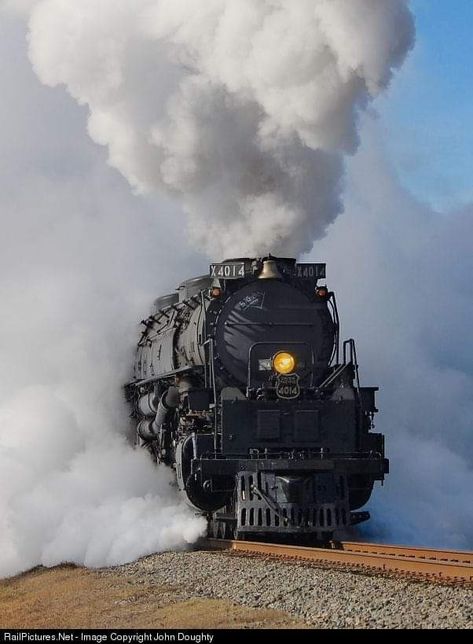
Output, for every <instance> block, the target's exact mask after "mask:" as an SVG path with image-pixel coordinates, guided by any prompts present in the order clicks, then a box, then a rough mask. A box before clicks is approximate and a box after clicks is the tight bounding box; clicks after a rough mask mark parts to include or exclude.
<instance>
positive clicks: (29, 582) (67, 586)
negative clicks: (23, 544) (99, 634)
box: [0, 566, 304, 629]
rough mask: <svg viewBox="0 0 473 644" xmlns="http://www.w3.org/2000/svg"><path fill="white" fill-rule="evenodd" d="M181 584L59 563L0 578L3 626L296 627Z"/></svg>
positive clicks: (283, 618) (283, 617)
mask: <svg viewBox="0 0 473 644" xmlns="http://www.w3.org/2000/svg"><path fill="white" fill-rule="evenodd" d="M180 595H181V592H180V590H179V588H177V587H176V588H173V587H171V586H162V585H161V586H160V585H155V584H152V583H149V582H144V583H140V584H137V583H133V582H131V581H130V579H129V578H126V577H124V576H121V575H120V574H118V573H117V574H106V575H103V574H101V573H100V572H99V571H93V570H86V569H84V568H76V567H74V566H58V567H56V568H52V569H45V568H37V569H35V570H33V571H30V572H28V573H25V574H23V575H20V576H18V577H14V578H12V579H7V580H3V581H0V628H115V629H116V628H179V629H181V628H182V629H184V628H203V629H206V628H291V627H292V628H294V627H301V626H304V624H303V623H301V622H297V621H296V620H295V619H294V618H293V617H291V616H290V615H288V614H286V613H282V612H278V611H274V610H258V609H254V608H247V607H243V606H239V605H237V604H233V603H231V602H229V601H222V600H215V599H204V598H195V599H185V598H183V597H180Z"/></svg>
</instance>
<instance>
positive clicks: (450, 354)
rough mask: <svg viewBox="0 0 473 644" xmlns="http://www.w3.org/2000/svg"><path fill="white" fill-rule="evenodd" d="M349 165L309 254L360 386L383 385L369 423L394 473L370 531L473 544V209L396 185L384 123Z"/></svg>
mask: <svg viewBox="0 0 473 644" xmlns="http://www.w3.org/2000/svg"><path fill="white" fill-rule="evenodd" d="M363 138H364V145H363V146H362V149H361V151H360V153H359V154H357V155H356V157H354V158H353V160H351V161H350V163H349V167H348V177H349V184H348V190H347V209H346V213H345V215H344V216H343V217H341V218H340V219H339V220H337V222H336V223H335V224H334V226H333V228H332V230H331V234H330V235H329V236H328V237H327V238H326V239H325V240H323V241H321V242H320V243H319V244H318V245H317V255H313V258H314V259H315V258H317V259H318V260H319V261H320V260H322V259H323V260H327V262H328V276H329V283H330V284H331V285H332V286H333V287H334V288H335V289H336V292H337V298H338V302H339V307H340V314H341V320H342V331H343V334H344V335H348V336H353V337H354V338H356V340H357V345H358V358H359V361H360V366H361V376H362V379H363V381H364V383H365V384H372V385H380V387H381V389H380V392H379V394H378V403H379V404H378V406H379V408H380V414H379V418H377V419H376V420H377V428H378V430H379V431H381V432H383V433H385V434H386V451H387V455H388V457H389V458H390V459H391V473H390V474H389V476H388V477H387V478H386V483H385V486H384V487H383V488H382V489H378V491H377V493H376V495H375V497H374V500H373V501H372V502H371V503H370V505H371V506H372V510H373V512H372V515H373V518H372V520H371V522H370V524H369V525H368V526H367V529H368V531H369V534H370V535H371V536H372V537H373V538H376V539H383V540H387V541H391V542H393V541H397V542H400V543H417V544H420V545H429V544H430V545H434V546H438V547H448V546H450V547H453V548H467V549H468V548H469V549H471V548H472V547H473V504H472V502H471V491H472V489H473V469H472V463H473V448H472V443H471V426H472V422H471V419H472V417H473V360H472V356H473V341H472V336H471V333H470V329H469V321H470V320H471V319H472V318H473V285H472V282H471V275H472V274H473V256H472V254H471V249H470V246H471V239H472V236H473V208H472V207H471V206H470V207H468V208H464V209H463V210H461V211H459V212H451V213H448V214H439V213H436V212H433V211H432V210H431V209H430V208H429V207H427V206H425V205H422V204H420V203H418V202H417V201H416V200H415V199H414V198H413V197H412V196H411V195H409V193H408V192H406V190H405V189H403V188H402V186H401V185H399V182H398V180H397V178H396V177H395V175H394V173H393V170H392V167H391V166H390V165H389V163H388V162H387V161H386V158H385V153H384V150H383V147H382V143H381V140H382V137H381V135H380V128H378V126H377V125H376V123H375V122H374V121H372V120H368V121H367V122H366V123H365V125H364V127H363Z"/></svg>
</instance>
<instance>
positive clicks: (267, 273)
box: [258, 259, 282, 280]
mask: <svg viewBox="0 0 473 644" xmlns="http://www.w3.org/2000/svg"><path fill="white" fill-rule="evenodd" d="M281 278H282V275H281V273H280V272H279V269H278V264H277V262H275V261H274V259H266V260H265V261H264V262H263V270H262V271H261V273H260V274H259V275H258V279H260V280H280V279H281Z"/></svg>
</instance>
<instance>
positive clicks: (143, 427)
mask: <svg viewBox="0 0 473 644" xmlns="http://www.w3.org/2000/svg"><path fill="white" fill-rule="evenodd" d="M153 425H154V419H153V418H145V420H140V422H139V423H138V425H137V427H136V431H137V432H138V435H139V436H141V438H142V439H143V440H144V441H154V440H156V439H157V437H158V436H157V434H156V432H155V431H154V427H153Z"/></svg>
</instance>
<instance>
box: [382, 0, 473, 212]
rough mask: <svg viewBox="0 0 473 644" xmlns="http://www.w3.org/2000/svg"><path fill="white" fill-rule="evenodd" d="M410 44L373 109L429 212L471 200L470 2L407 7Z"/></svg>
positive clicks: (419, 1)
mask: <svg viewBox="0 0 473 644" xmlns="http://www.w3.org/2000/svg"><path fill="white" fill-rule="evenodd" d="M412 8H413V10H414V13H415V16H416V23H417V43H416V47H415V49H414V51H413V52H412V53H411V55H410V58H409V60H408V61H407V63H406V65H405V66H404V67H403V69H402V72H401V73H400V74H399V75H398V76H397V78H396V80H395V82H394V83H393V85H392V89H391V90H390V92H388V94H387V95H386V96H385V97H383V98H382V99H380V100H379V101H378V103H377V109H378V110H379V112H380V113H381V115H382V117H383V118H382V124H383V127H384V128H385V133H386V136H385V141H386V145H387V147H388V151H389V154H390V157H391V159H392V161H393V163H394V166H395V168H396V170H397V172H398V174H399V176H400V178H401V180H402V182H403V184H404V185H405V186H407V187H408V188H409V189H410V190H411V191H412V192H413V193H414V194H415V195H416V196H417V197H419V198H420V199H422V200H423V201H427V202H428V203H430V204H431V205H432V206H433V207H434V208H436V209H439V210H449V209H451V208H456V207H458V206H461V205H463V204H465V203H467V202H471V201H473V181H472V174H473V127H472V125H473V0H413V2H412Z"/></svg>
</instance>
